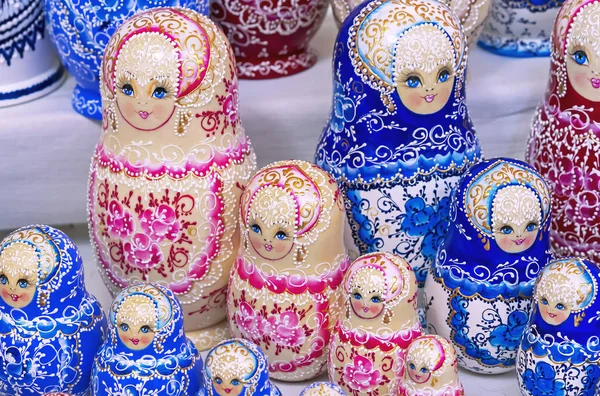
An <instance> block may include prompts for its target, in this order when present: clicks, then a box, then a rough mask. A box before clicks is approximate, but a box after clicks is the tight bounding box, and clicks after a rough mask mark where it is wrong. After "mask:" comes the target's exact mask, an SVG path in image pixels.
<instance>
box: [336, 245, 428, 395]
mask: <svg viewBox="0 0 600 396" xmlns="http://www.w3.org/2000/svg"><path fill="white" fill-rule="evenodd" d="M344 286H345V295H344V301H345V312H344V315H343V316H342V317H340V318H339V319H338V321H337V323H336V325H335V330H334V335H333V337H332V340H331V344H330V347H329V361H328V362H329V378H330V379H331V381H332V382H335V383H337V384H338V385H340V386H341V387H342V389H343V390H344V391H345V392H346V393H347V394H348V395H353V396H358V395H363V396H365V395H366V396H375V395H396V394H398V392H399V390H400V386H401V383H402V377H403V376H404V369H405V367H404V362H405V358H406V349H407V348H408V346H409V344H410V342H411V341H412V340H413V339H415V338H416V337H418V336H420V335H421V325H420V323H419V320H418V315H417V281H416V277H415V274H414V272H413V270H412V268H411V267H410V265H409V264H408V263H407V262H406V260H404V259H402V258H400V257H398V256H395V255H392V254H390V253H369V254H366V255H364V256H361V257H359V258H358V259H356V260H355V261H354V262H353V263H352V265H351V266H350V268H349V269H348V272H347V274H346V277H345V279H344Z"/></svg>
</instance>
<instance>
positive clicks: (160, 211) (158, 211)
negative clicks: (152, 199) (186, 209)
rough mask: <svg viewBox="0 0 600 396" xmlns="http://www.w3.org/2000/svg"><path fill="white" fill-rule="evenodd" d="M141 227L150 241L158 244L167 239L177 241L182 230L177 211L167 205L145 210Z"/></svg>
mask: <svg viewBox="0 0 600 396" xmlns="http://www.w3.org/2000/svg"><path fill="white" fill-rule="evenodd" d="M140 226H141V227H142V230H143V231H144V232H145V233H146V234H147V235H148V236H149V237H150V239H152V240H153V241H156V242H162V241H163V240H164V239H165V238H166V239H168V240H170V241H171V242H173V241H175V240H177V237H178V236H179V231H180V230H181V223H180V222H179V221H177V214H176V213H175V210H174V209H173V208H172V207H170V206H169V205H165V204H159V205H158V206H157V207H156V208H151V209H146V210H144V211H143V212H142V213H141V214H140Z"/></svg>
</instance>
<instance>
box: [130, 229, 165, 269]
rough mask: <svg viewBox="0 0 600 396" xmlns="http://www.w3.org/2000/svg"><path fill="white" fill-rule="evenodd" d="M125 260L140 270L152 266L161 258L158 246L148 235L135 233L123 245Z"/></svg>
mask: <svg viewBox="0 0 600 396" xmlns="http://www.w3.org/2000/svg"><path fill="white" fill-rule="evenodd" d="M123 253H125V260H127V262H128V263H129V264H131V265H132V266H133V267H136V268H138V269H140V270H142V271H145V270H149V269H152V268H154V266H155V265H157V264H158V263H160V262H161V261H162V259H163V255H162V251H161V250H160V246H158V244H157V243H156V242H154V241H152V239H151V238H150V237H148V235H145V234H142V233H139V232H138V233H137V234H135V235H134V236H133V238H132V239H131V241H130V242H125V244H124V245H123Z"/></svg>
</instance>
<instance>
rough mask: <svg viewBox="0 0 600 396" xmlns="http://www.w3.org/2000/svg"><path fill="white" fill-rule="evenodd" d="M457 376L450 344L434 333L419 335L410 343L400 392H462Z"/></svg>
mask: <svg viewBox="0 0 600 396" xmlns="http://www.w3.org/2000/svg"><path fill="white" fill-rule="evenodd" d="M464 394H465V389H464V388H463V386H462V384H461V382H460V381H459V379H458V359H457V357H456V351H455V350H454V346H453V345H452V344H451V343H450V341H448V340H447V339H445V338H444V337H440V336H438V335H433V334H431V335H423V336H421V337H417V338H415V339H414V340H413V342H411V343H410V345H409V347H408V351H407V352H406V366H405V372H404V383H403V385H402V391H401V393H400V395H402V396H464Z"/></svg>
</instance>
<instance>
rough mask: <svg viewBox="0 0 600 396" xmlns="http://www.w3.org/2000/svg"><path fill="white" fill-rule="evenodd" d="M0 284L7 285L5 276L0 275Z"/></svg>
mask: <svg viewBox="0 0 600 396" xmlns="http://www.w3.org/2000/svg"><path fill="white" fill-rule="evenodd" d="M0 283H2V284H3V285H6V284H7V283H8V278H7V277H6V275H0Z"/></svg>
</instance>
